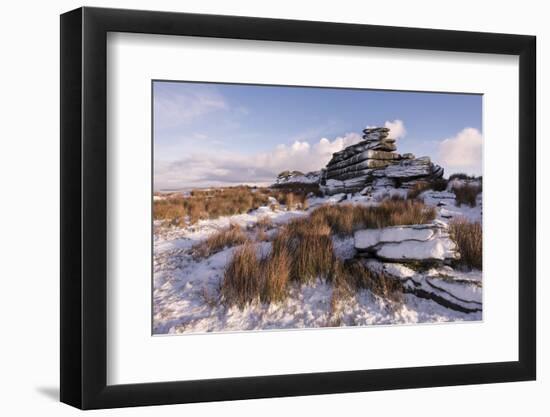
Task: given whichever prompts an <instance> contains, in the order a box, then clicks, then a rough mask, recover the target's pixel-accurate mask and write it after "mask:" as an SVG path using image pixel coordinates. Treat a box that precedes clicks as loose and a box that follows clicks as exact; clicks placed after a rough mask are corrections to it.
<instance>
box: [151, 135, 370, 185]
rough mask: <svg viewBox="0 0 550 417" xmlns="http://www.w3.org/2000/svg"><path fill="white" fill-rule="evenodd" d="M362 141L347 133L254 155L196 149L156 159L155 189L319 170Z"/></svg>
mask: <svg viewBox="0 0 550 417" xmlns="http://www.w3.org/2000/svg"><path fill="white" fill-rule="evenodd" d="M359 141H361V136H360V135H358V134H356V133H348V134H346V135H344V136H342V137H337V138H335V139H333V140H332V141H331V140H329V139H327V138H322V139H320V140H319V142H317V143H315V144H313V145H310V144H309V143H308V142H305V141H295V142H294V143H292V144H291V145H285V144H281V145H277V146H276V147H275V148H274V149H272V150H271V151H269V152H261V153H257V154H255V155H248V156H245V155H243V154H234V153H227V152H226V153H221V152H220V151H219V150H218V151H216V152H212V153H205V152H203V153H195V154H193V155H190V156H189V157H187V158H185V159H182V160H179V161H174V162H166V161H155V189H178V188H185V187H205V186H219V185H231V184H257V185H267V184H272V183H273V182H274V181H275V178H276V176H277V174H278V173H279V172H281V171H284V170H287V169H289V170H299V171H302V172H308V171H316V170H319V169H321V168H323V167H325V165H326V164H327V162H328V161H329V160H330V158H331V157H332V154H333V153H334V152H337V151H340V150H342V149H344V148H345V147H347V146H349V145H353V144H355V143H357V142H359Z"/></svg>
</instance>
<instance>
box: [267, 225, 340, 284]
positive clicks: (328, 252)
mask: <svg viewBox="0 0 550 417" xmlns="http://www.w3.org/2000/svg"><path fill="white" fill-rule="evenodd" d="M284 250H286V251H288V253H289V254H290V256H291V274H290V277H291V280H292V281H296V282H300V283H308V282H312V281H314V280H315V279H317V278H322V279H330V277H331V273H332V267H333V263H334V248H333V246H332V238H331V236H330V227H329V226H328V225H327V224H326V223H325V222H323V221H322V219H317V218H313V217H305V218H300V219H294V220H292V221H290V222H289V223H288V224H286V225H285V226H284V227H283V228H281V230H280V231H279V233H278V234H277V236H276V237H275V239H274V241H273V246H272V252H273V253H278V252H280V251H284Z"/></svg>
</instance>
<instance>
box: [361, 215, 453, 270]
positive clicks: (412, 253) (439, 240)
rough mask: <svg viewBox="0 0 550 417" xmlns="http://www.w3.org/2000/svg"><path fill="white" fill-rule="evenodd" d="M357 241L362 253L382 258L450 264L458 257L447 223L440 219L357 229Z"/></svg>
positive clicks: (362, 254)
mask: <svg viewBox="0 0 550 417" xmlns="http://www.w3.org/2000/svg"><path fill="white" fill-rule="evenodd" d="M354 242H355V249H356V250H357V253H358V255H359V256H364V257H372V258H376V259H380V260H383V261H390V262H404V263H406V262H445V263H448V262H450V261H452V260H454V259H457V258H458V257H459V255H458V252H457V247H456V244H455V243H454V242H453V241H452V240H451V238H450V236H449V233H448V230H447V225H446V224H445V223H443V222H439V221H437V220H435V221H434V222H433V223H430V224H415V225H408V226H391V227H384V228H382V229H364V230H358V231H356V232H355V234H354Z"/></svg>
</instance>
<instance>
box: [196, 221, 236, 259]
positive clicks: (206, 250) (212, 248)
mask: <svg viewBox="0 0 550 417" xmlns="http://www.w3.org/2000/svg"><path fill="white" fill-rule="evenodd" d="M246 240H247V237H246V234H245V233H244V232H243V230H242V229H241V227H240V226H239V225H236V224H231V225H230V226H229V228H227V229H223V230H220V231H218V232H216V233H214V234H213V235H211V236H209V237H208V238H207V239H206V240H204V241H202V242H200V243H198V244H197V245H195V246H194V247H193V250H192V252H193V257H195V258H207V257H209V256H211V255H213V254H214V253H216V252H219V251H221V250H223V249H225V248H228V247H231V246H236V245H240V244H242V243H244V242H245V241H246Z"/></svg>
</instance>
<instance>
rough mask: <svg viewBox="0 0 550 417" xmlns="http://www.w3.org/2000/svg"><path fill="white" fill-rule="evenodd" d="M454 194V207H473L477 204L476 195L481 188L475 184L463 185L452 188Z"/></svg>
mask: <svg viewBox="0 0 550 417" xmlns="http://www.w3.org/2000/svg"><path fill="white" fill-rule="evenodd" d="M452 191H453V193H454V194H455V200H456V205H457V206H459V207H460V206H461V205H462V204H467V205H469V206H470V207H475V206H476V204H477V195H478V194H479V193H480V192H481V186H480V185H477V184H464V185H457V186H454V187H453V190H452Z"/></svg>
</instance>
